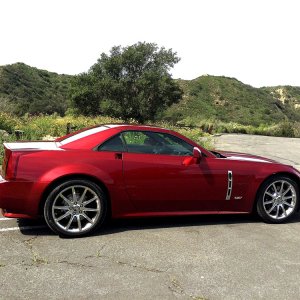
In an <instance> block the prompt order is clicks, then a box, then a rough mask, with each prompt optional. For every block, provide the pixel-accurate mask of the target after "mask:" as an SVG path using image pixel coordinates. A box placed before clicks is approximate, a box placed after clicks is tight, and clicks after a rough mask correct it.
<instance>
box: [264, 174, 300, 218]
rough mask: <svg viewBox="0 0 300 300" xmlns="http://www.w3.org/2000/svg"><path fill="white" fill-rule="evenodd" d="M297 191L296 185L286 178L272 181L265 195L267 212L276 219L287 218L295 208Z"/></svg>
mask: <svg viewBox="0 0 300 300" xmlns="http://www.w3.org/2000/svg"><path fill="white" fill-rule="evenodd" d="M296 203H297V193H296V190H295V188H294V186H293V185H292V184H291V183H290V182H288V181H286V180H278V181H274V182H273V183H271V184H270V185H269V186H268V187H267V188H266V190H265V193H264V196H263V208H264V210H265V212H266V214H267V215H268V216H269V217H270V218H272V219H275V220H280V219H285V218H287V217H288V216H289V215H290V214H292V213H293V212H294V210H295V206H296Z"/></svg>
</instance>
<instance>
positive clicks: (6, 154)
mask: <svg viewBox="0 0 300 300" xmlns="http://www.w3.org/2000/svg"><path fill="white" fill-rule="evenodd" d="M10 156H11V151H10V150H9V149H7V148H5V146H4V158H3V163H2V175H3V177H4V178H5V177H6V174H7V167H8V162H9V159H10Z"/></svg>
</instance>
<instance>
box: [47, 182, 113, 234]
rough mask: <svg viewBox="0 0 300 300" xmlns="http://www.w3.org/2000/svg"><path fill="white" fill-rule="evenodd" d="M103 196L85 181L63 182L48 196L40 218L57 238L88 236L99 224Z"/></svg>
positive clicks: (104, 206)
mask: <svg viewBox="0 0 300 300" xmlns="http://www.w3.org/2000/svg"><path fill="white" fill-rule="evenodd" d="M106 211H107V197H106V195H105V193H104V192H103V190H102V189H101V188H100V187H99V186H98V185H96V184H95V183H93V182H91V181H89V180H86V179H82V180H80V179H76V180H75V179H74V180H67V181H65V182H63V183H61V184H59V185H57V186H56V187H54V188H53V190H52V191H51V192H50V194H49V195H48V197H47V199H46V202H45V205H44V217H45V220H46V223H47V224H48V226H49V227H50V228H51V229H52V230H53V231H54V232H55V233H57V234H59V235H60V236H66V237H79V236H84V235H87V234H90V233H92V232H93V231H95V230H96V229H97V228H99V227H100V226H101V224H102V223H103V221H104V219H105V216H106Z"/></svg>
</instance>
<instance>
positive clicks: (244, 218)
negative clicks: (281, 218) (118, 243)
mask: <svg viewBox="0 0 300 300" xmlns="http://www.w3.org/2000/svg"><path fill="white" fill-rule="evenodd" d="M299 221H300V214H299V213H298V214H296V215H295V216H294V217H293V218H292V219H291V220H290V221H289V223H297V222H299ZM17 222H18V226H19V228H20V232H21V233H22V234H24V235H31V236H32V235H34V236H41V235H56V234H55V233H53V232H52V231H51V230H50V229H49V228H48V227H47V224H46V223H45V221H44V220H43V219H39V220H28V219H18V221H17ZM246 223H247V224H249V223H263V221H262V220H261V219H260V218H258V217H257V216H256V215H254V214H250V215H198V216H176V217H151V218H150V217H149V218H134V219H118V220H110V221H109V222H107V223H105V224H104V225H103V226H102V228H101V229H100V230H97V231H95V232H94V233H92V234H90V235H88V236H101V235H109V234H116V233H120V232H124V231H133V230H149V229H159V228H180V227H192V226H198V227H200V226H211V225H219V226H222V225H235V224H246ZM278 226H280V224H279V225H278ZM88 236H87V237H88Z"/></svg>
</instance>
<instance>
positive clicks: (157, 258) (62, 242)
mask: <svg viewBox="0 0 300 300" xmlns="http://www.w3.org/2000/svg"><path fill="white" fill-rule="evenodd" d="M215 147H216V148H217V149H224V150H232V151H243V152H248V153H252V154H258V155H264V156H267V157H270V158H272V159H276V160H278V161H281V162H284V163H288V164H292V165H294V166H298V167H299V166H300V155H299V153H300V151H299V150H300V139H299V140H298V139H286V138H271V137H262V136H249V135H222V136H220V137H216V138H215ZM299 232H300V216H299V215H297V216H296V217H295V218H294V219H293V220H292V222H290V223H288V224H282V225H272V224H265V223H263V222H261V221H260V220H259V219H257V218H256V217H254V216H247V215H241V216H236V215H235V216H231V215H227V216H198V217H176V218H157V219H146V220H145V219H143V220H142V219H135V220H118V221H114V222H112V223H110V224H107V225H106V226H105V228H104V229H103V230H102V231H99V232H97V233H96V234H94V235H93V236H89V237H85V238H77V239H63V238H60V237H58V236H56V235H54V234H53V233H52V232H51V231H50V230H49V229H48V228H47V227H46V226H45V224H44V223H43V221H28V220H27V221H26V220H11V219H6V218H3V217H2V216H0V299H87V298H89V299H129V298H130V299H198V300H200V299H299V298H300V251H299V249H300V235H299Z"/></svg>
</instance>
